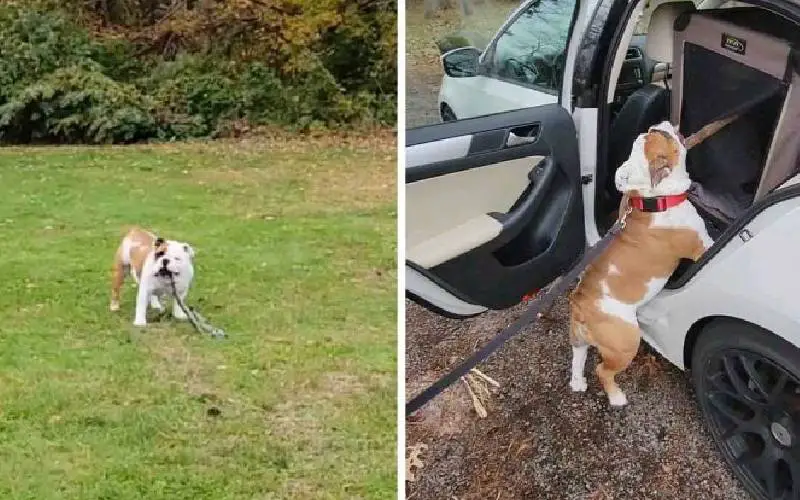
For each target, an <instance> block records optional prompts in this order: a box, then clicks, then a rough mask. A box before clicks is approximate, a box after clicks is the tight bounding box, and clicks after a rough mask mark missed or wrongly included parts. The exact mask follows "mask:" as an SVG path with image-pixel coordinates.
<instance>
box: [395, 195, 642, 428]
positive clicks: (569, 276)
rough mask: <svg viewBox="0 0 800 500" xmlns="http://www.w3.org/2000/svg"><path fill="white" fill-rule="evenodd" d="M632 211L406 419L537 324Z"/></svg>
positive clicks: (409, 408) (413, 404)
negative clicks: (539, 317) (523, 331)
mask: <svg viewBox="0 0 800 500" xmlns="http://www.w3.org/2000/svg"><path fill="white" fill-rule="evenodd" d="M630 211H631V209H630V207H628V208H627V210H626V212H625V213H624V214H621V217H620V218H619V219H618V220H617V221H616V222H615V223H614V225H613V226H612V227H611V229H609V230H608V232H607V233H606V234H605V236H603V237H602V238H601V239H600V241H598V242H597V243H595V244H594V245H593V246H591V247H589V248H588V249H587V250H586V252H584V254H583V257H582V258H581V260H580V261H578V263H577V264H575V265H574V266H573V267H572V268H571V269H570V270H569V271H568V272H567V273H566V274H565V275H563V276H561V278H559V279H557V281H556V282H555V283H554V284H553V286H551V287H550V289H549V290H547V292H545V293H543V294H540V295H538V296H537V297H536V298H535V299H533V302H532V303H531V305H530V306H529V307H528V309H527V310H526V311H525V312H524V313H522V316H520V317H519V318H517V320H516V321H514V322H513V323H511V325H509V326H508V327H506V329H505V330H502V331H501V332H500V333H498V334H497V335H496V336H495V337H494V338H493V339H492V340H490V341H489V343H487V344H486V345H485V346H483V347H482V348H481V349H480V350H478V351H477V352H475V353H474V354H473V355H472V356H470V357H469V358H467V359H466V360H465V361H463V362H462V363H461V364H460V365H458V366H457V367H456V368H455V369H454V370H452V371H451V372H450V373H448V374H446V375H444V376H443V377H441V378H440V379H439V380H437V381H436V382H434V383H433V384H431V385H430V386H428V388H427V389H425V390H424V391H422V392H421V393H419V394H418V395H416V396H415V397H414V398H413V399H411V401H409V402H408V403H406V417H408V416H409V415H411V414H412V413H414V412H415V411H417V410H419V409H420V408H422V407H423V406H425V405H426V404H428V402H429V401H430V400H431V399H433V398H435V397H436V396H438V395H439V394H440V393H441V392H442V391H444V390H445V389H447V388H448V387H449V386H451V385H452V384H454V383H455V382H456V381H458V380H459V379H460V378H461V377H463V376H464V375H466V374H467V373H469V371H470V370H471V369H473V368H475V366H477V365H478V363H480V362H481V361H484V360H485V359H486V358H488V357H489V355H491V354H492V353H493V352H494V351H496V350H497V349H499V348H500V347H501V346H502V345H503V344H505V343H506V342H507V341H508V340H509V339H510V338H511V337H513V336H515V335H517V334H518V333H519V332H520V331H521V330H522V329H523V328H524V327H525V326H527V325H529V324H531V323H534V322H535V321H536V320H537V319H538V316H539V313H540V312H541V311H542V310H544V309H546V308H547V307H549V306H550V305H551V304H552V303H553V301H554V300H555V299H556V297H558V296H559V295H562V294H563V293H564V292H566V291H567V289H568V288H569V287H570V285H571V284H572V283H573V282H574V281H575V280H576V279H577V278H578V277H579V276H580V275H581V273H583V271H584V270H585V269H586V267H587V266H588V265H589V264H590V263H591V262H592V261H593V260H594V259H596V258H597V257H598V256H599V255H600V254H601V253H603V251H604V250H605V249H606V248H607V247H608V245H609V244H611V241H612V240H613V239H614V238H616V236H617V235H618V234H619V233H620V231H622V229H623V228H624V227H625V218H626V217H627V216H628V214H629V213H630Z"/></svg>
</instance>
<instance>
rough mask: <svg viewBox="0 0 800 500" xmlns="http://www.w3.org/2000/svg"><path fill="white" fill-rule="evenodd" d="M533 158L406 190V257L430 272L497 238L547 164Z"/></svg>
mask: <svg viewBox="0 0 800 500" xmlns="http://www.w3.org/2000/svg"><path fill="white" fill-rule="evenodd" d="M542 158H543V157H541V156H531V157H527V158H519V159H515V160H509V161H506V162H502V163H494V164H491V165H486V166H483V167H476V168H471V169H469V170H464V171H460V172H455V173H452V174H447V175H442V176H439V177H433V178H430V179H425V180H421V181H417V182H413V183H411V184H407V185H406V258H407V259H408V260H410V261H411V262H413V263H415V264H417V265H418V266H421V267H423V268H426V269H429V268H431V267H434V266H437V265H439V264H442V263H444V262H447V261H448V260H451V259H453V258H455V257H458V256H459V255H461V254H464V253H466V252H468V251H470V250H472V249H474V248H477V247H479V246H481V245H483V244H484V243H487V242H489V241H491V240H492V239H494V238H496V237H497V236H498V235H499V234H500V231H501V230H502V229H503V226H502V225H501V224H500V222H498V221H497V220H495V219H494V218H492V217H491V216H489V215H488V214H489V213H491V212H499V213H506V212H508V211H509V210H510V208H511V207H512V206H513V205H514V202H515V201H517V199H518V198H519V197H520V195H522V192H523V191H524V190H525V188H526V187H527V186H528V184H529V180H528V174H529V173H530V171H531V170H532V169H533V167H534V166H535V165H536V164H537V163H538V162H539V161H540V160H542Z"/></svg>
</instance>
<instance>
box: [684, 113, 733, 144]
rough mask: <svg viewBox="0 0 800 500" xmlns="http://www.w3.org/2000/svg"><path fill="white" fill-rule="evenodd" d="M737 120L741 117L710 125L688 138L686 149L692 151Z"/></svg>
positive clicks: (714, 122)
mask: <svg viewBox="0 0 800 500" xmlns="http://www.w3.org/2000/svg"><path fill="white" fill-rule="evenodd" d="M737 118H739V115H733V116H729V117H728V118H723V119H722V120H716V121H713V122H711V123H709V124H708V125H706V126H705V127H703V128H701V129H700V130H698V131H697V132H695V133H694V134H692V135H690V136H689V137H687V138H686V141H684V145H685V146H686V149H692V148H693V147H695V146H697V145H698V144H700V143H701V142H703V141H705V140H706V139H708V138H709V137H711V136H712V135H714V134H716V133H717V132H719V131H720V130H722V129H723V128H725V127H726V126H728V125H729V124H730V123H731V122H733V121H734V120H736V119H737Z"/></svg>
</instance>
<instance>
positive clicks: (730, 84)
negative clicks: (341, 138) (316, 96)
mask: <svg viewBox="0 0 800 500" xmlns="http://www.w3.org/2000/svg"><path fill="white" fill-rule="evenodd" d="M556 7H557V8H556ZM556 13H557V15H556ZM565 16H568V17H569V19H570V22H569V24H568V25H567V26H566V27H565V26H564V23H563V19H564V18H565ZM556 18H558V19H562V21H558V19H556ZM520 19H524V21H520ZM641 19H643V21H641ZM648 20H649V22H648ZM642 23H643V24H644V25H645V26H647V29H646V32H647V34H646V39H645V38H642V39H641V42H636V40H635V39H634V33H635V32H636V31H637V29H636V27H637V24H638V25H640V26H641V25H642ZM522 28H524V29H522ZM523 31H524V33H523ZM559 47H560V50H561V52H559ZM794 47H800V2H798V0H752V3H751V4H747V3H743V2H736V4H735V5H734V4H731V3H729V4H725V5H721V4H720V3H719V2H715V1H712V2H705V3H703V4H701V5H695V4H693V3H691V2H669V1H658V0H631V1H627V0H589V1H586V2H580V3H577V2H576V1H575V0H534V1H527V2H524V3H523V4H522V5H521V6H520V8H519V9H517V10H516V11H515V12H514V14H512V16H511V17H510V18H509V20H508V21H507V22H506V23H505V24H504V26H503V28H502V29H501V30H500V31H499V32H498V34H497V35H496V36H495V37H494V39H493V40H492V42H491V43H490V44H489V45H488V47H487V48H486V50H485V51H483V52H480V51H477V50H476V49H469V48H464V49H457V50H455V51H452V52H450V53H448V54H447V55H446V56H445V57H444V58H443V62H444V64H445V67H446V71H447V74H448V77H447V78H445V81H444V82H443V87H442V91H441V96H440V104H441V105H442V106H444V105H446V106H447V108H449V112H450V113H452V116H447V112H445V111H444V110H443V111H442V114H443V115H445V116H444V118H446V119H447V120H448V121H446V122H444V123H440V124H434V125H430V126H426V127H420V128H415V129H409V130H408V131H407V133H406V145H405V153H406V155H405V157H406V166H405V175H406V271H405V273H406V293H407V296H408V297H409V298H411V299H412V300H414V301H416V302H418V303H420V304H422V305H424V306H425V307H428V308H429V309H431V310H434V311H436V312H438V313H440V314H444V315H448V316H452V317H468V316H473V315H477V314H481V313H483V312H485V311H487V310H489V309H495V310H497V309H504V308H508V307H511V306H513V305H515V304H517V303H519V302H520V301H521V300H522V299H523V297H524V296H525V295H527V294H529V293H530V292H532V291H535V290H537V289H541V288H543V287H545V286H546V285H547V284H549V283H550V282H552V281H553V280H554V279H555V278H557V277H558V276H560V275H561V274H562V273H563V272H564V271H565V270H567V269H568V268H570V266H571V265H573V264H574V263H575V262H576V261H577V260H578V258H579V257H580V255H581V254H582V252H583V251H584V249H585V248H586V246H587V244H592V243H594V242H596V241H597V240H598V239H599V238H600V235H601V234H604V232H605V231H606V230H607V229H608V228H609V227H610V226H611V223H612V222H613V219H614V217H613V215H614V210H615V209H616V208H617V207H618V205H619V200H620V194H619V193H618V192H616V190H615V188H614V185H613V172H614V171H615V169H616V168H617V167H618V166H619V165H620V164H621V163H622V161H623V160H624V159H625V158H627V156H628V154H629V153H630V146H631V144H632V143H633V140H634V138H635V137H636V136H637V135H638V134H639V133H641V132H643V131H645V130H646V129H647V127H649V126H650V125H652V124H654V123H657V122H660V121H662V120H664V119H670V120H671V121H672V122H673V123H675V124H676V125H678V126H679V127H680V130H681V132H682V133H683V134H684V135H685V136H688V135H690V134H691V133H692V132H695V131H697V130H698V129H699V128H701V127H702V126H703V125H705V124H708V123H710V122H712V121H713V120H715V119H717V118H719V117H721V116H728V115H738V118H737V119H736V120H735V121H734V122H733V123H732V124H731V125H729V126H728V127H726V128H725V129H723V130H722V131H720V132H719V133H718V134H716V135H715V136H713V137H712V138H710V139H708V140H707V141H706V142H704V143H703V144H702V145H700V146H698V147H697V148H695V149H693V150H691V151H690V153H689V156H688V169H689V173H690V175H691V176H692V178H693V179H694V180H695V181H696V184H695V185H694V186H693V190H692V191H691V199H692V201H693V202H694V203H695V205H696V206H697V208H698V211H699V212H700V214H701V216H703V218H704V220H705V221H706V223H707V227H708V230H709V233H710V234H711V236H712V237H713V238H714V240H715V242H714V245H713V246H712V248H711V249H710V250H709V251H708V252H707V253H706V254H705V255H704V256H703V257H702V258H701V259H700V260H699V261H698V262H696V263H692V262H685V263H684V264H683V265H681V266H680V267H679V268H678V270H677V271H676V272H675V274H674V275H673V276H672V277H671V279H670V280H669V282H668V284H667V286H666V288H665V289H664V290H663V291H662V292H661V293H660V294H659V295H657V296H656V297H655V298H654V299H653V300H652V301H651V302H650V303H649V304H648V305H647V306H646V307H644V308H643V309H642V310H641V311H640V314H639V321H640V323H641V326H642V329H643V333H644V336H645V339H646V341H647V342H648V343H650V344H651V345H652V346H653V347H654V348H655V349H656V350H657V351H659V352H660V353H661V354H662V355H663V356H664V357H666V358H667V359H668V360H670V361H671V362H672V363H674V364H675V365H676V366H678V367H680V368H682V369H689V370H690V371H691V377H692V381H693V383H694V386H695V389H696V392H697V398H698V402H699V403H700V406H701V408H702V412H703V415H704V417H705V420H706V424H707V426H708V428H709V429H710V431H711V434H712V436H713V438H714V440H715V441H716V443H717V445H718V447H719V449H720V452H721V453H722V454H723V456H724V457H725V458H726V460H727V461H728V463H729V464H730V466H731V468H732V469H733V470H734V472H735V473H736V475H737V476H738V477H739V478H740V480H741V481H742V482H743V484H744V485H745V486H746V487H747V489H748V490H749V491H750V492H751V493H752V494H753V496H754V497H756V498H769V499H778V498H792V499H794V498H800V348H798V346H800V307H798V306H797V298H798V297H800V266H798V264H797V261H796V259H797V256H800V183H798V182H797V179H798V177H797V176H798V174H799V173H800V135H798V134H797V132H796V131H797V130H798V129H800V56H799V55H798V52H796V50H795V49H794ZM632 49H636V50H638V51H639V53H634V52H633V51H632ZM479 52H480V53H479ZM478 56H479V57H478ZM560 61H561V62H560ZM501 70H502V71H501ZM498 75H499V76H498ZM534 87H536V88H534ZM565 384H566V382H565Z"/></svg>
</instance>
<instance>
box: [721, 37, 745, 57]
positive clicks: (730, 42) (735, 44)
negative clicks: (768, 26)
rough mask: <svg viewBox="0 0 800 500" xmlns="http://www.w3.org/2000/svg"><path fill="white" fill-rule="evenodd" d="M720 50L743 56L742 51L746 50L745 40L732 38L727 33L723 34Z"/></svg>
mask: <svg viewBox="0 0 800 500" xmlns="http://www.w3.org/2000/svg"><path fill="white" fill-rule="evenodd" d="M722 48H723V49H727V50H730V51H731V52H735V53H737V54H742V55H744V51H745V50H746V49H747V40H745V39H744V38H739V37H736V36H733V35H731V34H729V33H723V34H722Z"/></svg>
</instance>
